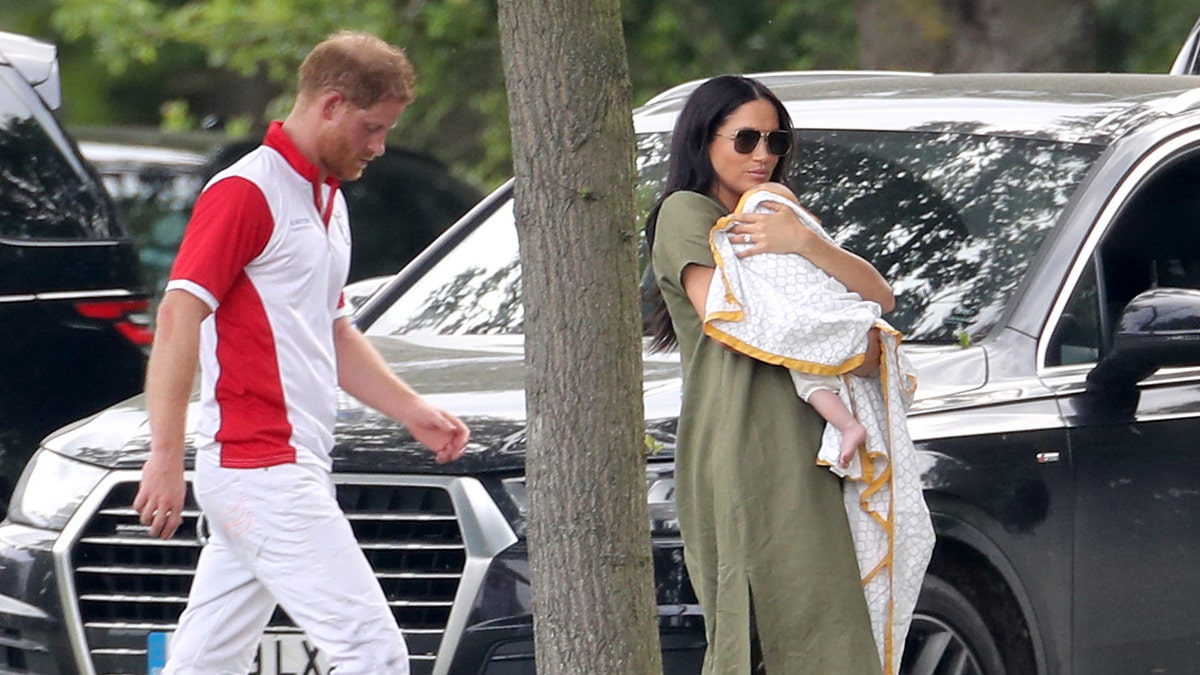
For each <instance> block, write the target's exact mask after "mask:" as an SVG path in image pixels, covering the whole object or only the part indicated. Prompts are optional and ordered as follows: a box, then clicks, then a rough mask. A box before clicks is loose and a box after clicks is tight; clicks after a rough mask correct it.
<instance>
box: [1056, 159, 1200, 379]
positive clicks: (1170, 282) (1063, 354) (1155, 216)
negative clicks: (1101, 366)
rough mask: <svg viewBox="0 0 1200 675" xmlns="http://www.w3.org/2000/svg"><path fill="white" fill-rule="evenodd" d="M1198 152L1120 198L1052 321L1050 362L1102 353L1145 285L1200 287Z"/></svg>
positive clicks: (1088, 360) (1095, 356)
mask: <svg viewBox="0 0 1200 675" xmlns="http://www.w3.org/2000/svg"><path fill="white" fill-rule="evenodd" d="M1198 155H1200V152H1198V151H1195V150H1193V151H1191V152H1189V153H1186V154H1184V155H1181V156H1178V157H1175V158H1174V159H1173V160H1171V161H1168V162H1165V163H1164V165H1163V166H1162V167H1159V168H1158V169H1157V170H1156V171H1153V172H1152V173H1151V174H1150V175H1149V176H1148V177H1147V178H1146V179H1145V180H1143V181H1142V183H1141V184H1140V185H1138V186H1137V188H1136V190H1134V192H1133V194H1132V195H1131V196H1130V197H1129V199H1128V200H1127V201H1126V202H1125V204H1123V205H1122V207H1121V209H1120V211H1119V212H1118V214H1117V216H1116V217H1115V218H1114V219H1113V222H1112V223H1111V224H1110V225H1109V226H1108V230H1107V232H1105V234H1104V237H1103V239H1102V240H1101V241H1100V245H1099V246H1098V247H1097V249H1096V251H1095V252H1093V254H1092V257H1091V259H1090V261H1089V263H1090V264H1089V265H1088V268H1087V270H1086V272H1085V273H1084V275H1083V276H1082V278H1081V279H1080V280H1079V281H1078V282H1077V283H1076V287H1075V290H1074V291H1073V292H1072V294H1071V297H1070V299H1069V300H1068V302H1067V304H1066V306H1065V308H1064V311H1063V314H1062V317H1061V318H1060V319H1059V321H1058V323H1057V325H1056V326H1055V328H1054V332H1053V334H1052V337H1051V340H1050V342H1049V348H1048V349H1047V352H1046V365H1050V366H1056V365H1071V364H1078V363H1092V362H1095V361H1097V360H1098V359H1099V358H1100V356H1101V355H1102V354H1103V353H1104V352H1105V350H1106V349H1107V347H1108V346H1110V345H1111V344H1112V333H1113V331H1114V329H1115V327H1116V325H1117V321H1118V319H1119V318H1120V315H1121V310H1122V309H1123V308H1124V307H1125V305H1126V304H1128V303H1129V301H1130V300H1132V299H1133V298H1134V296H1136V295H1137V294H1139V293H1141V292H1143V291H1146V290H1150V289H1152V288H1190V289H1200V228H1198V227H1197V226H1196V224H1197V223H1200V194H1198V193H1197V191H1196V188H1195V186H1196V185H1198V184H1200V156H1198Z"/></svg>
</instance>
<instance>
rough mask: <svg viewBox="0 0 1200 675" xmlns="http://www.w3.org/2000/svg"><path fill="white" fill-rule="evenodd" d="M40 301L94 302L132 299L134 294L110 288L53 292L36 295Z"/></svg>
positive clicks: (125, 289)
mask: <svg viewBox="0 0 1200 675" xmlns="http://www.w3.org/2000/svg"><path fill="white" fill-rule="evenodd" d="M35 295H36V296H37V299H38V300H93V299H96V298H116V297H120V298H130V297H133V296H134V293H133V292H132V291H130V290H129V289H127V288H108V289H104V290H99V291H53V292H50V293H36V294H35Z"/></svg>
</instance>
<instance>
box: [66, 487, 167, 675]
mask: <svg viewBox="0 0 1200 675" xmlns="http://www.w3.org/2000/svg"><path fill="white" fill-rule="evenodd" d="M140 479H141V471H128V470H127V471H112V472H110V473H109V474H108V475H107V476H105V477H103V478H101V479H100V482H99V483H97V484H96V487H94V488H92V492H91V493H90V494H89V495H88V496H87V497H85V498H84V500H83V501H82V502H81V503H80V504H79V507H78V508H76V509H75V513H73V514H72V515H71V518H70V520H68V521H67V524H66V526H65V527H63V530H62V534H60V535H59V536H58V539H56V540H55V541H54V546H52V547H51V549H50V550H51V551H52V552H53V556H54V571H55V573H56V575H57V576H58V597H59V604H60V605H61V606H62V621H63V628H64V629H65V630H66V632H67V638H68V640H69V641H70V644H71V650H72V652H73V654H72V656H73V657H74V659H75V667H76V668H77V669H78V671H79V675H96V669H95V668H94V667H93V666H92V659H91V653H92V651H91V649H90V648H89V647H88V640H87V633H86V631H84V629H83V617H81V616H80V614H79V602H78V598H79V595H78V593H76V591H75V575H74V574H72V573H71V549H72V548H74V546H75V544H76V543H77V542H78V540H79V539H80V533H81V532H82V531H83V529H84V528H85V527H87V524H88V521H89V520H91V518H92V516H93V515H94V514H96V513H98V512H99V511H100V505H101V504H103V503H104V499H105V498H106V497H107V496H108V493H109V492H111V491H112V489H113V487H114V486H116V485H117V484H119V483H124V482H129V481H137V480H140ZM184 480H188V481H190V480H191V472H185V473H184ZM143 541H144V540H143Z"/></svg>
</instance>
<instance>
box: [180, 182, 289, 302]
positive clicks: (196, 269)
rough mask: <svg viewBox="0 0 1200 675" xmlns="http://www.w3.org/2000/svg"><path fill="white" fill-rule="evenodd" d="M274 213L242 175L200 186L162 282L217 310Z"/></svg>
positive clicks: (263, 240)
mask: <svg viewBox="0 0 1200 675" xmlns="http://www.w3.org/2000/svg"><path fill="white" fill-rule="evenodd" d="M274 222H275V221H274V218H273V217H272V215H271V209H270V207H269V206H268V205H267V200H266V197H265V196H264V195H263V193H262V190H261V189H259V187H258V186H257V185H255V184H254V183H253V182H251V181H249V180H246V179H245V178H241V177H236V176H235V177H229V178H223V179H221V180H218V181H217V182H215V183H213V184H212V185H210V186H208V187H207V188H205V190H204V191H203V192H201V193H200V197H199V198H198V199H197V200H196V206H195V207H194V208H193V209H192V218H191V220H190V221H189V222H188V226H187V230H186V231H185V232H184V235H183V241H182V242H181V243H180V245H179V253H178V255H176V257H175V262H174V264H173V265H172V266H171V277H170V281H169V282H168V284H167V288H182V289H184V290H187V291H189V292H191V293H192V294H193V295H196V296H197V297H199V298H200V299H201V300H203V301H204V302H205V303H206V304H208V305H209V307H210V308H211V309H213V310H216V308H217V306H218V305H219V304H220V303H221V300H222V298H224V296H225V293H226V292H227V291H228V290H229V288H230V287H231V286H232V285H233V284H234V282H235V281H236V280H237V279H238V277H239V276H240V275H241V274H242V271H243V270H244V269H245V268H246V265H248V264H249V263H250V261H252V260H254V258H256V257H257V256H258V255H259V254H260V253H262V251H263V249H265V248H266V246H267V242H268V241H269V240H270V238H271V233H272V231H273V230H274Z"/></svg>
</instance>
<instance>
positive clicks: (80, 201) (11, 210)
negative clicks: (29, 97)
mask: <svg viewBox="0 0 1200 675" xmlns="http://www.w3.org/2000/svg"><path fill="white" fill-rule="evenodd" d="M0 70H2V69H0ZM63 152H64V150H63V149H62V148H60V147H59V146H58V145H56V144H55V141H54V139H52V138H51V137H50V136H49V135H48V134H47V133H46V131H45V129H43V128H42V125H41V124H40V123H39V122H38V120H37V118H36V116H35V115H34V113H33V111H32V110H31V109H30V108H29V106H28V105H27V104H26V103H25V102H24V99H23V98H22V97H21V96H19V95H18V92H17V91H16V90H14V89H12V87H11V85H10V84H9V83H8V82H7V81H6V79H5V74H4V73H3V72H0V237H3V238H6V239H17V240H47V239H49V240H53V239H102V238H109V237H112V236H114V233H113V231H112V227H113V225H112V223H113V221H112V217H111V213H110V211H109V208H108V204H107V201H106V199H105V197H104V196H103V194H102V192H101V191H100V188H99V186H98V184H97V183H96V182H95V181H94V180H92V179H91V178H90V177H89V176H88V175H87V174H86V173H83V170H82V165H79V166H78V167H76V166H73V165H72V164H71V163H70V162H68V161H67V159H66V157H65V156H64V154H63Z"/></svg>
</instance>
